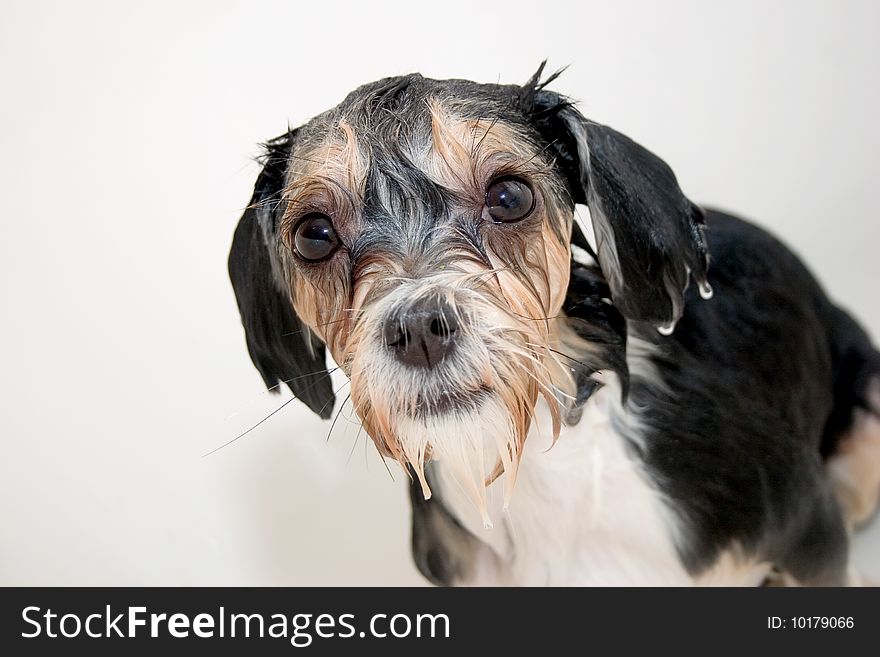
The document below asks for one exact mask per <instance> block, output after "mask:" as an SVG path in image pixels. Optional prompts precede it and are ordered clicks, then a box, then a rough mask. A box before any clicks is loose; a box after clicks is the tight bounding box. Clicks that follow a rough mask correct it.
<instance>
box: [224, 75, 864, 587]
mask: <svg viewBox="0 0 880 657" xmlns="http://www.w3.org/2000/svg"><path fill="white" fill-rule="evenodd" d="M555 77H556V76H550V78H548V79H547V80H544V81H542V80H541V71H540V70H539V71H538V73H537V74H536V75H535V76H534V77H533V78H532V79H531V80H529V81H528V82H527V83H526V84H524V85H522V86H519V85H496V84H477V83H474V82H468V81H463V80H446V81H438V80H430V79H426V78H423V77H421V76H419V75H407V76H402V77H394V78H388V79H384V80H380V81H378V82H374V83H371V84H367V85H365V86H363V87H361V88H359V89H357V90H355V91H354V92H352V93H351V94H349V96H348V97H347V98H346V99H345V100H343V102H342V103H341V104H340V105H339V106H337V107H335V108H333V109H331V110H329V111H327V112H325V113H323V114H321V115H320V116H318V117H316V118H314V119H312V120H311V121H309V122H308V123H306V124H305V125H303V126H301V127H299V128H296V129H293V130H289V131H288V132H287V133H286V134H284V135H282V136H281V137H278V138H276V139H274V140H272V141H270V142H269V143H268V144H267V145H266V152H265V155H264V158H263V160H262V165H263V169H262V172H261V174H260V176H259V178H258V180H257V183H256V186H255V190H254V195H253V198H252V200H251V203H250V205H249V206H248V208H247V210H246V211H245V213H244V216H243V217H242V219H241V221H240V223H239V226H238V228H237V230H236V232H235V237H234V242H233V246H232V252H231V254H230V259H229V266H230V274H231V278H232V282H233V286H234V288H235V293H236V297H237V300H238V305H239V309H240V311H241V316H242V321H243V324H244V328H245V335H246V339H247V345H248V350H249V352H250V355H251V358H252V359H253V362H254V364H255V365H256V367H257V369H258V370H259V372H260V374H261V375H262V377H263V379H264V381H265V383H266V385H267V386H270V387H275V388H277V387H278V386H280V385H281V384H286V385H288V386H289V388H290V389H291V390H292V391H293V393H294V394H295V395H296V396H297V397H298V398H299V399H301V400H302V401H303V402H304V403H306V404H307V405H308V406H309V407H310V408H311V409H312V410H313V411H315V412H316V413H318V414H319V415H321V416H322V417H325V418H327V417H330V414H331V411H332V409H333V406H334V401H335V399H334V394H333V390H332V388H331V386H330V378H329V374H328V372H327V365H326V356H325V349H329V351H330V354H331V355H332V357H333V359H334V360H335V361H336V363H337V364H338V365H339V367H340V368H341V369H342V371H344V373H345V374H346V375H347V376H348V377H349V379H350V383H351V389H350V392H351V396H350V401H351V403H352V405H353V407H354V409H355V411H356V413H357V416H358V418H359V419H360V420H361V422H362V423H363V427H364V429H365V430H366V431H367V433H368V434H369V435H370V437H371V438H372V440H373V441H374V443H375V444H376V446H377V448H378V449H379V451H380V452H381V454H383V455H384V456H386V457H389V458H391V459H393V460H395V461H398V462H399V463H400V464H401V465H402V466H403V467H404V468H406V470H407V471H408V472H409V473H410V474H411V476H412V479H413V484H412V489H411V490H412V504H413V514H414V516H413V549H414V554H415V559H416V563H417V565H418V566H419V568H420V570H421V571H422V572H423V573H424V574H425V576H426V577H428V578H429V579H430V580H431V581H434V582H437V583H442V584H480V583H486V584H694V583H711V584H760V583H761V582H763V581H765V580H766V579H767V578H768V577H770V576H773V575H778V576H782V577H784V578H785V579H786V580H787V581H792V582H797V583H801V584H843V583H847V582H850V581H852V580H851V577H850V572H849V569H848V530H849V528H851V527H852V526H854V525H856V524H859V523H861V522H864V521H865V520H866V519H867V518H868V517H870V515H871V514H872V513H873V512H874V508H875V506H876V502H877V499H878V493H880V355H878V352H877V351H875V349H874V348H873V347H872V345H871V343H870V341H869V339H868V338H867V336H866V334H865V333H864V332H863V331H862V329H861V328H859V326H858V325H857V324H856V323H855V322H854V321H853V320H852V319H851V318H850V317H849V316H848V315H847V314H846V313H844V312H843V311H842V310H840V309H839V308H837V307H836V306H835V305H834V304H833V303H832V302H831V301H829V300H828V298H827V297H826V296H825V294H824V293H823V292H822V290H821V288H820V287H819V285H818V284H817V282H816V281H815V280H814V278H813V276H812V275H811V274H810V273H809V272H808V271H807V269H806V268H805V267H804V266H803V265H802V264H801V263H800V262H799V260H798V259H797V258H796V257H795V256H794V255H793V254H792V253H791V252H790V251H788V250H787V249H786V248H785V247H784V246H783V245H782V244H781V243H780V242H778V241H777V240H776V239H774V238H773V237H771V236H770V235H768V234H767V233H766V232H764V231H763V230H761V229H759V228H756V227H755V226H753V225H751V224H749V223H747V222H745V221H742V220H740V219H737V218H734V217H731V216H727V215H725V214H722V213H719V212H715V211H711V210H706V209H703V208H700V207H698V206H697V205H695V204H694V203H692V202H691V201H690V200H689V199H688V198H687V197H686V196H685V195H684V194H683V192H682V190H681V189H680V188H679V185H678V183H677V182H676V179H675V176H674V175H673V173H672V171H671V170H670V168H669V167H668V166H667V165H666V164H665V163H664V162H663V161H662V160H661V159H659V158H658V157H657V156H655V155H654V154H652V153H651V152H649V151H648V150H646V149H645V148H643V147H642V146H640V145H638V144H637V143H635V142H633V141H632V140H630V139H629V138H627V137H626V136H624V135H622V134H620V133H618V132H616V131H614V130H613V129H611V128H608V127H606V126H604V125H601V124H599V123H595V122H593V121H590V120H588V119H586V118H584V117H583V116H582V115H581V114H580V113H579V111H578V110H577V109H576V107H575V106H574V105H573V104H572V103H571V102H570V101H569V100H568V99H567V98H566V97H564V96H562V95H560V94H558V93H556V92H553V91H550V90H549V89H548V83H549V82H551V81H553V80H554V79H555Z"/></svg>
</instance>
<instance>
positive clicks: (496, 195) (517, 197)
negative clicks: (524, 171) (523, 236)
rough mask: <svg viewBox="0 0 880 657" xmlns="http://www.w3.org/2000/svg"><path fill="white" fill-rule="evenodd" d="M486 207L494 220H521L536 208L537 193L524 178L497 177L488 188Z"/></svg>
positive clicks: (504, 221) (507, 221)
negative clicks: (535, 193)
mask: <svg viewBox="0 0 880 657" xmlns="http://www.w3.org/2000/svg"><path fill="white" fill-rule="evenodd" d="M486 209H487V210H488V211H489V216H490V217H491V218H492V221H495V222H501V223H510V222H512V221H520V220H521V219H525V218H526V217H528V216H529V215H530V214H531V213H532V210H534V209H535V195H534V193H533V192H532V188H531V187H530V186H529V183H527V182H526V181H525V180H523V179H522V178H514V177H511V176H507V177H504V178H496V179H495V180H493V181H492V182H491V183H490V184H489V186H488V187H487V188H486Z"/></svg>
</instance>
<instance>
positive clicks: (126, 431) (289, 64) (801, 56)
mask: <svg viewBox="0 0 880 657" xmlns="http://www.w3.org/2000/svg"><path fill="white" fill-rule="evenodd" d="M306 5H308V6H306ZM878 29H880V3H877V2H872V1H866V2H855V1H851V2H842V1H840V0H836V1H828V2H806V1H803V0H801V1H797V2H764V1H760V2H746V1H743V0H737V1H735V2H697V1H694V2H611V1H609V0H603V1H601V2H584V1H579V2H569V3H563V2H552V1H547V0H545V1H543V2H515V1H510V0H509V1H507V2H503V3H500V2H488V1H480V2H474V1H470V2H454V1H446V2H442V3H416V2H413V3H408V4H404V3H398V4H390V3H384V4H383V3H377V2H360V3H351V4H350V5H346V4H342V3H338V2H330V1H328V0H323V1H321V2H313V3H294V2H241V3H231V2H156V1H155V0H154V1H152V2H146V3H133V2H106V3H95V2H57V3H45V2H18V3H13V4H10V3H9V2H3V4H2V9H0V83H2V102H0V208H2V213H3V214H2V221H3V224H2V225H3V232H2V239H0V286H2V297H0V299H2V304H3V314H2V321H0V436H2V443H0V523H2V524H0V541H2V544H0V583H2V584H114V585H115V584H212V585H213V584H216V585H220V584H420V583H422V582H423V580H422V579H421V578H420V576H419V575H418V573H417V572H416V571H415V569H414V567H413V565H412V563H411V558H410V553H409V535H408V533H409V511H408V502H407V500H406V495H405V491H404V486H405V484H404V481H403V479H404V478H403V477H402V476H401V473H400V471H399V470H396V469H392V472H394V473H395V481H394V482H392V481H391V480H390V478H389V476H388V473H387V472H386V470H385V469H384V468H383V467H382V465H381V463H380V462H379V461H378V460H377V459H376V457H375V453H374V450H373V447H372V445H370V444H367V443H366V441H365V439H364V436H361V437H360V442H358V443H357V444H355V439H356V434H357V431H356V427H355V426H354V425H352V424H350V423H348V422H346V421H343V420H340V423H339V424H338V425H337V427H336V429H335V430H334V432H333V435H332V436H331V437H330V439H329V441H328V440H326V439H327V434H328V429H329V425H328V424H327V423H323V422H321V421H319V420H317V419H315V418H313V417H311V416H310V414H309V413H308V412H307V411H306V410H305V407H304V406H300V405H299V403H298V402H295V403H293V404H290V405H289V406H287V407H286V408H285V409H284V410H283V411H282V412H280V413H278V414H277V415H276V416H274V417H273V418H271V419H270V420H269V421H267V422H266V423H265V424H264V425H262V426H261V427H260V428H259V429H258V430H256V431H254V432H252V433H251V434H249V435H248V436H246V437H245V438H242V439H241V440H240V441H238V442H237V443H235V444H234V445H231V446H229V447H227V448H225V449H223V450H220V451H219V452H217V453H216V454H214V455H212V456H209V457H207V458H203V457H202V454H203V453H205V452H206V451H208V450H210V449H211V448H214V447H216V446H218V445H220V444H222V443H223V442H225V441H227V440H229V439H230V438H232V437H234V436H235V435H236V434H237V433H238V432H240V431H241V430H243V429H244V428H246V427H247V426H249V425H250V424H252V423H254V422H256V421H258V420H259V419H261V418H262V417H264V415H265V414H267V413H268V412H269V411H271V410H273V409H274V408H277V406H278V405H279V404H280V403H281V402H282V401H283V398H277V397H272V396H270V395H267V394H265V393H261V390H262V388H263V386H262V383H261V381H260V379H259V376H258V375H257V372H256V370H254V368H253V367H252V365H251V363H250V361H249V359H248V356H247V352H246V350H245V345H244V338H243V334H242V329H241V325H240V323H239V318H238V313H237V309H236V307H235V302H234V298H233V294H232V290H231V287H230V285H229V283H228V280H227V275H226V269H225V268H226V255H227V251H228V247H229V244H230V241H231V237H232V231H233V229H234V227H235V224H236V222H237V220H238V217H239V214H240V211H241V209H242V207H243V206H244V205H245V204H246V203H247V201H248V199H249V194H250V191H251V187H252V185H253V181H254V178H255V176H256V173H257V168H256V166H255V165H254V164H253V162H252V161H251V160H250V158H251V156H253V155H255V154H256V153H257V152H258V150H257V147H256V143H257V142H259V141H260V140H263V139H266V138H268V137H272V136H274V135H276V134H279V133H281V132H283V131H284V130H285V129H286V126H287V124H288V122H290V123H291V124H292V125H297V124H299V123H301V122H302V121H304V120H306V119H307V118H309V117H310V116H313V115H315V114H317V113H319V112H321V111H323V110H325V109H327V108H329V107H331V106H333V105H335V104H336V103H337V102H339V101H340V100H341V99H342V97H343V96H344V95H345V94H346V93H347V92H348V91H350V90H351V89H352V88H354V87H355V86H357V85H359V84H361V83H364V82H367V81H370V80H373V79H376V78H378V77H383V76H387V75H392V74H399V73H405V72H411V71H420V72H421V73H423V74H425V75H427V76H430V77H438V78H445V77H463V78H470V79H474V80H478V81H485V82H494V81H502V82H506V83H512V82H523V81H525V80H526V79H527V78H528V77H529V75H530V74H531V73H532V72H533V71H534V69H535V68H536V67H537V65H538V62H539V61H540V60H541V59H543V58H545V57H546V58H549V62H550V63H549V67H550V68H551V69H554V68H557V67H560V66H564V65H570V68H569V70H568V71H567V72H566V73H565V74H564V76H563V77H562V78H561V79H560V80H559V81H558V82H557V83H556V84H555V85H554V88H556V89H557V90H559V91H562V92H564V93H567V94H570V95H572V96H574V97H575V98H577V99H579V100H580V101H581V103H582V105H581V106H582V109H583V111H584V112H585V113H586V114H587V115H588V116H590V117H592V118H594V119H597V120H599V121H601V122H604V123H607V124H609V125H613V126H614V127H616V128H617V129H619V130H621V131H623V132H625V133H627V134H629V135H630V136H631V137H633V138H634V139H636V140H637V141H639V142H641V143H643V144H645V145H646V146H648V147H649V148H651V149H652V150H654V151H655V152H657V153H658V154H660V155H661V156H662V157H663V158H664V159H666V160H667V162H669V163H670V164H671V165H672V167H673V168H674V170H675V171H676V173H677V174H678V177H679V180H680V182H681V184H682V187H683V188H684V189H685V191H686V192H687V193H688V194H689V195H690V196H691V198H693V199H694V200H696V201H698V202H702V203H710V204H714V205H716V206H719V207H722V208H726V209H730V210H735V211H737V212H739V213H742V214H743V215H745V216H747V217H751V218H754V219H755V220H757V221H759V222H760V223H762V224H763V225H765V226H767V227H769V228H771V229H772V230H773V231H775V232H776V233H777V234H779V235H780V236H782V237H783V238H784V239H785V240H786V241H787V242H788V243H789V244H791V245H793V246H794V247H795V248H796V250H797V251H798V252H800V253H801V254H802V255H803V256H804V258H805V260H806V261H807V262H808V263H809V264H810V266H811V267H812V268H813V269H814V270H815V271H816V272H818V273H819V275H820V277H821V279H822V280H823V281H824V283H825V285H826V286H827V288H828V290H829V292H830V293H831V294H832V295H833V297H834V298H836V299H837V300H839V301H840V302H841V303H842V304H843V305H844V306H845V307H847V308H851V309H853V310H854V311H855V312H856V314H857V315H858V316H859V317H860V319H861V320H862V321H863V323H864V324H865V325H866V327H868V329H869V330H870V331H871V333H872V334H873V335H874V336H875V337H876V336H877V335H878V331H880V298H878V294H877V290H876V283H877V280H878V274H880V262H878V259H877V256H876V253H877V238H878V237H880V229H878V216H877V210H876V207H877V206H876V187H877V177H878V173H880V128H878V117H880V85H878V80H877V71H878V63H880V61H878V60H880V58H878V55H880V45H878V44H880V41H878V39H877V34H878ZM340 384H341V382H340ZM353 446H354V447H353ZM352 448H353V451H352ZM349 454H351V457H350V458H349ZM365 455H366V456H365ZM877 524H878V525H880V523H877ZM874 533H875V537H874V538H873V546H874V548H876V546H878V545H880V531H878V528H875V530H874ZM857 549H858V550H859V562H860V564H861V565H862V568H863V570H866V571H867V572H869V573H873V576H874V577H875V578H878V577H880V558H878V557H877V554H878V553H877V552H876V550H875V549H872V543H871V542H868V541H866V540H865V539H861V541H860V543H859V544H858V548H857Z"/></svg>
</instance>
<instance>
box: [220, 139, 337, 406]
mask: <svg viewBox="0 0 880 657" xmlns="http://www.w3.org/2000/svg"><path fill="white" fill-rule="evenodd" d="M292 140H293V134H287V135H284V136H282V137H279V138H278V139H274V140H272V141H270V142H269V143H268V144H267V145H266V147H267V148H266V150H267V152H266V155H265V157H264V166H263V170H262V171H261V172H260V175H259V177H258V178H257V183H256V185H255V186H254V195H253V197H252V198H251V202H250V204H249V205H248V207H247V209H246V210H245V211H244V214H243V215H242V217H241V220H240V221H239V223H238V227H237V228H236V229H235V236H234V237H233V239H232V249H231V250H230V252H229V277H230V279H231V280H232V287H233V288H234V290H235V299H236V301H237V302H238V309H239V311H240V312H241V323H242V325H243V326H244V333H245V338H246V340H247V347H248V352H249V353H250V356H251V360H252V361H253V362H254V365H255V366H256V368H257V370H259V372H260V375H261V376H262V377H263V381H264V382H265V383H266V386H268V387H269V389H270V390H272V391H273V392H278V388H279V387H280V386H281V385H282V384H286V385H287V387H288V388H290V390H291V392H293V394H294V395H296V397H297V398H298V399H300V400H301V401H303V402H305V404H306V405H307V406H308V407H309V408H311V409H312V410H313V411H314V412H315V413H317V414H318V415H320V416H321V417H322V418H324V419H328V418H329V417H330V415H331V414H332V411H333V402H334V400H335V396H334V394H333V388H332V387H331V384H330V375H329V373H328V372H327V364H326V351H325V347H324V344H323V343H322V342H321V341H320V340H318V338H317V337H315V336H313V335H312V334H311V333H310V331H309V329H308V327H307V326H306V325H305V324H304V323H303V322H302V321H300V319H299V317H298V316H297V314H296V311H295V310H294V308H293V303H292V302H291V298H290V293H289V292H288V291H287V286H286V284H285V283H284V281H283V280H282V275H281V274H280V271H281V266H280V265H279V264H278V263H277V255H276V254H275V253H273V247H274V241H275V238H274V232H275V230H276V226H277V224H278V222H279V220H280V216H281V214H282V213H281V209H280V206H281V194H282V191H283V189H284V180H285V172H286V171H287V161H288V159H289V157H290V150H291V147H292Z"/></svg>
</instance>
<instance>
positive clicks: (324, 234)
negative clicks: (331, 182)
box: [293, 212, 339, 262]
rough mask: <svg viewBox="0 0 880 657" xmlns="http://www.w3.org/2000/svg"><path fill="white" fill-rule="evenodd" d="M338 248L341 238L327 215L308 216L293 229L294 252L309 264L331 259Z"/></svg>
mask: <svg viewBox="0 0 880 657" xmlns="http://www.w3.org/2000/svg"><path fill="white" fill-rule="evenodd" d="M338 246H339V238H338V237H336V231H335V230H333V224H332V223H331V222H330V217H328V216H327V215H324V214H318V213H316V212H315V213H312V214H307V215H306V216H305V217H303V218H302V219H300V221H299V223H298V224H297V225H296V228H294V229H293V247H294V250H295V251H296V254H297V255H298V256H299V257H300V258H302V259H303V260H307V261H308V262H317V261H318V260H324V259H325V258H329V257H330V256H331V255H332V254H333V252H334V251H336V247H338Z"/></svg>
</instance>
